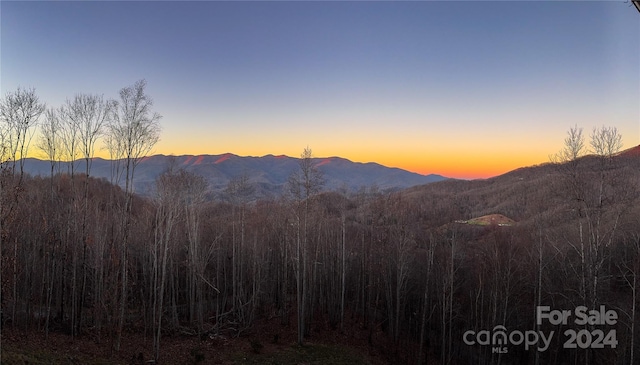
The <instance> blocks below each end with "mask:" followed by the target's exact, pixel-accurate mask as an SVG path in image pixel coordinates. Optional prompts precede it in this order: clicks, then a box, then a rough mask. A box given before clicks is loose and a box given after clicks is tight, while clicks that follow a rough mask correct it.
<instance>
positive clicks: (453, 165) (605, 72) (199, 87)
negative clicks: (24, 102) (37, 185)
mask: <svg viewBox="0 0 640 365" xmlns="http://www.w3.org/2000/svg"><path fill="white" fill-rule="evenodd" d="M139 79H145V80H146V81H147V88H146V92H147V94H148V95H149V96H150V97H151V98H153V100H154V107H153V110H154V111H155V112H157V113H159V114H161V115H162V116H163V118H162V119H161V125H162V134H161V139H160V141H159V142H158V143H157V144H156V146H155V148H154V150H153V153H161V154H167V155H169V154H174V155H183V154H194V155H197V154H222V153H226V152H230V153H234V154H237V155H240V156H263V155H267V154H274V155H280V154H284V155H289V156H294V157H298V156H299V155H300V154H301V152H302V151H303V149H304V148H305V147H307V146H309V147H310V148H311V149H312V150H313V154H314V155H315V156H317V157H330V156H340V157H344V158H348V159H350V160H352V161H357V162H377V163H380V164H383V165H385V166H390V167H399V168H403V169H406V170H410V171H414V172H417V173H421V174H429V173H437V174H441V175H445V176H448V177H456V178H466V179H473V178H486V177H490V176H495V175H499V174H502V173H505V172H508V171H510V170H513V169H516V168H518V167H523V166H530V165H536V164H541V163H545V162H548V161H549V156H550V155H552V154H554V153H555V152H557V151H558V150H560V148H561V147H562V142H563V140H564V137H565V135H566V132H567V131H568V129H569V128H571V127H572V126H575V125H577V126H579V127H582V128H584V130H585V134H586V135H587V136H588V134H589V133H590V131H591V130H592V129H593V128H594V127H599V126H603V125H606V126H613V127H616V128H617V129H618V131H619V132H620V133H621V134H622V137H623V142H624V148H630V147H633V146H636V145H638V144H640V13H639V12H638V11H637V10H636V9H635V8H634V7H633V6H632V5H630V4H629V3H625V2H621V1H620V2H611V1H600V2H583V1H576V2H571V1H568V2H557V1H547V2H542V1H531V2H524V1H495V2H494V1H449V2H440V1H414V2H386V1H376V2H370V1H349V2H343V1H279V2H271V1H259V2H251V1H245V2H222V1H197V2H172V1H140V2H132V1H109V2H75V1H74V2H64V1H55V2H12V1H4V0H3V1H2V2H0V91H1V92H2V95H5V94H6V93H7V92H11V91H15V90H16V89H17V88H18V87H33V88H35V89H36V93H37V94H38V96H39V97H40V99H41V100H42V101H44V102H46V103H47V105H48V106H51V107H57V106H60V105H62V103H64V102H65V100H66V99H68V98H72V97H74V95H76V94H78V93H88V94H101V95H104V97H105V98H114V99H117V97H118V92H119V90H120V89H121V88H123V87H127V86H131V85H133V84H134V83H135V82H136V81H137V80H139ZM33 153H34V154H37V152H33ZM99 153H101V154H104V155H105V156H106V152H99Z"/></svg>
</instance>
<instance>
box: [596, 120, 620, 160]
mask: <svg viewBox="0 0 640 365" xmlns="http://www.w3.org/2000/svg"><path fill="white" fill-rule="evenodd" d="M590 145H591V150H592V152H593V153H594V154H595V155H597V156H602V157H607V158H611V157H613V156H614V155H615V154H617V153H618V152H619V151H620V150H621V149H622V135H621V134H619V133H618V129H617V128H616V127H606V126H602V127H601V128H593V130H592V132H591V142H590Z"/></svg>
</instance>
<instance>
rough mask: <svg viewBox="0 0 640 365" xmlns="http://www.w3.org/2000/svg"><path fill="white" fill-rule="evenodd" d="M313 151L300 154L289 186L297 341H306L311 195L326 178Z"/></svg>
mask: <svg viewBox="0 0 640 365" xmlns="http://www.w3.org/2000/svg"><path fill="white" fill-rule="evenodd" d="M312 158H313V153H312V151H311V149H310V148H309V147H306V148H305V149H304V151H303V152H302V154H301V155H300V169H299V170H297V171H296V172H294V173H293V174H292V175H291V176H290V177H289V189H290V192H291V194H292V195H293V197H294V198H295V200H296V205H297V209H296V223H297V225H296V227H297V233H296V240H297V246H296V259H297V262H296V287H297V305H298V344H300V345H302V343H303V342H304V333H305V306H306V292H307V290H308V288H307V286H308V283H307V274H306V270H307V226H308V216H309V198H310V197H311V196H312V195H314V194H316V193H317V192H319V191H320V188H321V187H322V184H323V183H324V179H323V176H322V173H321V172H320V171H319V170H318V169H317V167H316V166H314V164H313V160H312Z"/></svg>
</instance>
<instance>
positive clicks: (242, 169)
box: [24, 153, 447, 198]
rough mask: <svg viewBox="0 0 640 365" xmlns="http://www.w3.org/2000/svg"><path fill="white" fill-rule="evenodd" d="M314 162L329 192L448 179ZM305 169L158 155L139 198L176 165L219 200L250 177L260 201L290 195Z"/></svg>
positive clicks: (99, 169) (283, 160)
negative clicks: (296, 175) (293, 179)
mask: <svg viewBox="0 0 640 365" xmlns="http://www.w3.org/2000/svg"><path fill="white" fill-rule="evenodd" d="M312 163H313V164H314V165H315V166H316V167H317V168H318V170H320V171H321V172H322V174H323V177H324V180H325V182H324V185H323V189H324V190H336V189H346V190H348V191H350V192H354V191H357V190H358V189H361V188H363V187H372V186H376V187H378V188H379V189H380V190H381V191H394V190H401V189H405V188H408V187H412V186H416V185H423V184H428V183H432V182H437V181H442V180H446V179H447V178H446V177H444V176H441V175H436V174H430V175H421V174H417V173H414V172H410V171H406V170H403V169H399V168H394V167H386V166H383V165H380V164H377V163H374V162H368V163H360V162H353V161H350V160H347V159H345V158H341V157H328V158H313V159H312ZM70 164H71V163H70V162H60V163H59V166H57V167H56V170H57V171H60V172H67V171H69V169H70ZM299 164H300V159H299V158H295V157H289V156H284V155H280V156H274V155H266V156H262V157H251V156H246V157H244V156H237V155H234V154H232V153H225V154H221V155H198V156H194V155H183V156H165V155H153V156H148V157H144V158H143V159H142V160H141V161H140V162H139V164H138V166H137V167H136V170H135V175H134V187H135V190H136V192H137V193H139V194H142V195H148V194H151V193H152V192H153V185H154V181H155V179H156V177H157V176H158V175H160V174H161V173H162V172H163V171H165V170H167V168H168V167H169V166H170V165H173V166H174V167H177V168H183V169H184V170H186V171H188V172H192V173H194V174H196V175H200V176H203V177H204V178H205V179H206V181H207V182H208V184H209V188H210V191H211V193H212V195H213V196H214V197H219V196H221V195H222V193H223V191H224V189H225V188H226V187H227V185H228V183H229V182H230V181H232V180H233V179H236V178H239V177H241V176H246V177H247V178H248V181H249V182H250V183H251V185H253V188H254V198H266V197H277V196H279V195H281V194H282V193H284V192H285V191H286V189H285V188H286V183H287V180H288V178H289V176H290V175H291V174H292V173H293V172H294V171H296V170H297V169H299V166H300V165H299ZM74 166H75V171H76V173H84V172H85V163H84V160H76V161H75V165H74ZM24 169H25V172H26V173H29V174H30V175H34V176H35V175H40V176H48V175H49V174H50V172H51V163H50V161H46V160H39V159H36V158H27V159H25V164H24ZM111 170H112V161H111V160H105V159H102V158H93V159H92V160H91V171H90V172H91V176H93V177H97V178H104V179H110V177H111Z"/></svg>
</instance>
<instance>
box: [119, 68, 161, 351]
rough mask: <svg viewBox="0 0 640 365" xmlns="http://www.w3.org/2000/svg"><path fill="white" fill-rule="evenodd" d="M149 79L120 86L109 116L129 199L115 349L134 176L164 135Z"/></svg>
mask: <svg viewBox="0 0 640 365" xmlns="http://www.w3.org/2000/svg"><path fill="white" fill-rule="evenodd" d="M145 87H146V81H145V80H139V81H137V82H136V83H135V84H134V85H133V86H129V87H125V88H123V89H121V90H120V100H119V102H117V103H114V108H113V111H112V113H111V116H110V118H109V125H108V131H107V133H108V138H107V145H108V148H109V152H110V154H111V155H112V156H113V157H115V159H116V160H119V159H122V162H123V164H124V166H120V165H118V166H117V168H118V169H122V170H121V171H116V172H115V175H116V176H117V179H116V182H117V183H120V177H121V176H122V173H124V178H125V181H124V183H125V194H126V198H125V203H124V207H122V208H123V209H122V210H123V211H122V212H121V214H122V222H121V228H122V235H123V236H122V239H121V247H120V248H121V252H120V255H121V258H120V263H121V268H120V270H121V271H120V275H121V291H120V313H119V315H118V325H117V334H116V341H115V349H116V351H119V349H120V339H121V337H122V328H123V326H124V317H125V308H126V301H127V245H128V240H129V229H130V224H131V201H132V196H133V192H134V187H133V178H134V173H135V169H136V166H138V163H139V162H140V159H141V158H142V157H144V156H145V155H147V154H148V153H149V152H151V150H152V148H153V146H154V145H155V144H156V143H157V142H158V140H159V138H160V124H159V121H160V118H161V116H160V115H159V114H158V113H154V112H152V110H151V107H152V106H153V100H152V99H151V98H150V97H149V96H148V95H147V94H146V93H145Z"/></svg>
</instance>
